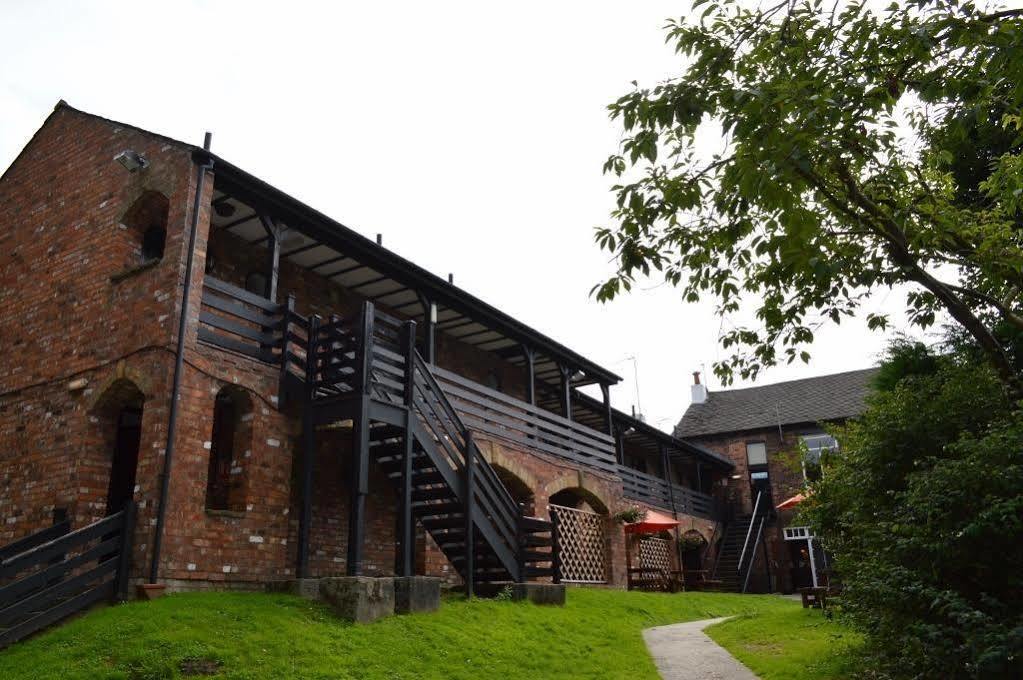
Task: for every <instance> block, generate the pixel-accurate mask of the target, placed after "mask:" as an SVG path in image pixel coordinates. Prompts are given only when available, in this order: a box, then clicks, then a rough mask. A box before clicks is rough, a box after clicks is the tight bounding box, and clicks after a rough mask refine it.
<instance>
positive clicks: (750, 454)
mask: <svg viewBox="0 0 1023 680" xmlns="http://www.w3.org/2000/svg"><path fill="white" fill-rule="evenodd" d="M746 461H747V462H748V463H749V464H750V465H767V444H765V443H764V442H750V443H749V444H746Z"/></svg>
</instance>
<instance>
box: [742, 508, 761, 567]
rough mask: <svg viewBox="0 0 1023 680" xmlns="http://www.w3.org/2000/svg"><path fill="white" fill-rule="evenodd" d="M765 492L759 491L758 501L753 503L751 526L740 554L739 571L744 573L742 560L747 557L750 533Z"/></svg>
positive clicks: (747, 530)
mask: <svg viewBox="0 0 1023 680" xmlns="http://www.w3.org/2000/svg"><path fill="white" fill-rule="evenodd" d="M763 496H764V492H763V491H757V501H756V503H754V504H753V515H752V516H751V517H750V521H749V527H748V528H747V529H746V540H745V542H743V544H742V553H741V554H740V555H739V565H738V569H739V573H740V574H741V573H742V562H743V560H744V559H746V550H747V549H748V548H749V539H750V535H751V534H752V533H753V522H755V521H756V519H757V513H758V511H759V510H760V499H761V498H763Z"/></svg>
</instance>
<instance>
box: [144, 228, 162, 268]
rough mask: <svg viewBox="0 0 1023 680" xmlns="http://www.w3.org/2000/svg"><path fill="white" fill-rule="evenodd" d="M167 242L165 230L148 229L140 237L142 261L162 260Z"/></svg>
mask: <svg viewBox="0 0 1023 680" xmlns="http://www.w3.org/2000/svg"><path fill="white" fill-rule="evenodd" d="M166 242H167V230H166V229H163V228H161V227H150V228H149V229H147V230H146V233H144V234H143V235H142V261H143V262H150V261H152V260H162V259H163V248H164V244H166Z"/></svg>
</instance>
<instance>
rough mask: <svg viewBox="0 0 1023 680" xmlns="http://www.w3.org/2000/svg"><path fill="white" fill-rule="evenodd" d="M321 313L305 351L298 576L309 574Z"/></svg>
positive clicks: (312, 325)
mask: <svg viewBox="0 0 1023 680" xmlns="http://www.w3.org/2000/svg"><path fill="white" fill-rule="evenodd" d="M319 333H320V317H319V316H318V315H315V314H314V315H312V316H310V317H309V337H308V339H307V341H306V355H305V391H306V393H305V406H304V408H303V409H302V505H301V510H300V513H299V518H298V568H297V570H296V571H297V573H298V577H299V578H309V526H310V524H311V523H312V517H313V468H314V465H315V461H316V429H315V427H314V423H313V400H314V399H315V398H316V373H317V358H316V353H317V351H318V348H317V341H318V339H319V338H318V337H317V336H318V335H319Z"/></svg>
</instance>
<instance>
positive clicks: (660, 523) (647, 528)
mask: <svg viewBox="0 0 1023 680" xmlns="http://www.w3.org/2000/svg"><path fill="white" fill-rule="evenodd" d="M678 525H679V521H678V520H676V519H672V518H671V517H668V516H667V515H662V514H661V513H659V512H654V511H653V510H647V511H646V517H644V518H643V519H641V520H640V521H638V522H633V523H632V524H626V525H625V533H627V534H656V533H659V532H661V531H667V530H669V529H673V528H675V527H677V526H678Z"/></svg>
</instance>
